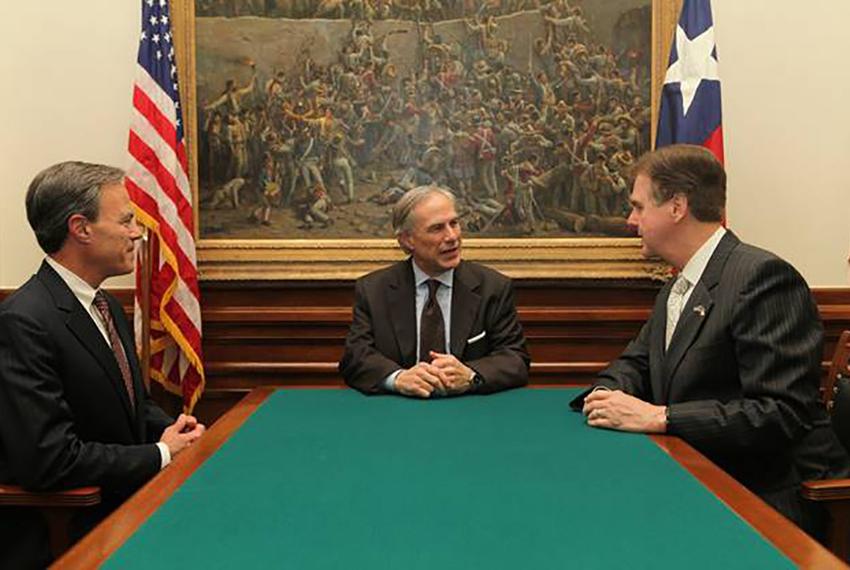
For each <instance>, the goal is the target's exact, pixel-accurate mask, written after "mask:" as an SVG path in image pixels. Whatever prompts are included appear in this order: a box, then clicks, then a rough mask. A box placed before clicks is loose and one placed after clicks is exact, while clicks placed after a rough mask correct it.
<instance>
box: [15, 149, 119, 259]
mask: <svg viewBox="0 0 850 570" xmlns="http://www.w3.org/2000/svg"><path fill="white" fill-rule="evenodd" d="M123 180H124V171H123V170H121V169H120V168H115V167H112V166H105V165H103V164H91V163H88V162H73V161H69V162H60V163H59V164H54V165H53V166H49V167H47V168H45V169H44V170H42V171H41V172H39V173H38V174H37V175H36V177H35V178H33V181H32V182H31V183H30V186H29V189H28V190H27V197H26V208H27V220H28V221H29V223H30V227H31V228H32V229H33V232H35V237H36V239H37V240H38V245H40V246H41V249H43V250H44V253H48V254H50V253H56V252H57V251H59V250H60V249H61V248H62V244H64V243H65V238H67V237H68V219H69V218H70V217H71V216H73V215H74V214H80V215H82V216H85V217H86V218H87V219H89V220H91V221H97V217H98V214H99V213H100V191H101V189H102V188H103V187H104V186H108V185H111V184H121V183H122V182H123Z"/></svg>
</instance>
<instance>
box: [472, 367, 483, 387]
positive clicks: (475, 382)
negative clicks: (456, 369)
mask: <svg viewBox="0 0 850 570" xmlns="http://www.w3.org/2000/svg"><path fill="white" fill-rule="evenodd" d="M483 383H484V378H482V377H481V375H480V374H478V372H476V371H475V370H473V371H472V376H470V377H469V389H470V390H476V389H478V387H479V386H481V385H482V384H483Z"/></svg>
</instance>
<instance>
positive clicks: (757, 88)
mask: <svg viewBox="0 0 850 570" xmlns="http://www.w3.org/2000/svg"><path fill="white" fill-rule="evenodd" d="M712 6H713V7H714V19H715V26H716V37H717V44H718V57H719V59H720V77H721V80H722V81H723V114H724V120H723V123H724V135H725V142H726V161H727V172H728V177H729V204H728V210H729V225H730V227H731V228H732V229H733V230H735V231H736V232H737V233H738V234H739V236H740V237H741V238H743V239H745V240H746V241H749V242H751V243H754V244H757V245H760V246H762V247H765V248H767V249H770V250H773V251H775V252H776V253H778V254H780V255H782V256H783V257H785V258H786V259H788V260H789V261H790V262H791V263H793V264H794V265H795V266H796V267H797V268H798V269H799V270H800V272H801V273H802V274H803V275H804V276H805V277H806V279H807V280H808V282H809V284H810V285H812V286H846V285H847V284H848V263H847V258H848V255H850V168H848V165H850V66H848V65H847V56H846V51H847V50H846V47H845V44H846V42H847V29H846V23H847V21H848V20H850V2H846V1H844V0H810V1H809V2H806V3H800V2H796V1H792V0H746V1H742V0H714V1H713V2H712Z"/></svg>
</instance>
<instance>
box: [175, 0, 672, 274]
mask: <svg viewBox="0 0 850 570" xmlns="http://www.w3.org/2000/svg"><path fill="white" fill-rule="evenodd" d="M678 4H679V2H677V0H172V19H173V25H174V33H175V45H176V47H177V58H178V62H179V63H180V64H181V65H180V70H179V73H180V81H181V83H182V85H183V86H184V88H183V89H182V97H183V104H184V119H185V124H187V125H188V142H189V161H190V179H191V183H192V188H193V192H194V197H195V205H196V207H195V216H196V230H195V231H196V238H197V240H198V257H199V262H200V269H201V275H202V278H203V279H208V280H209V279H252V280H254V279H258V280H265V279H350V278H354V277H357V276H359V275H361V274H363V273H364V272H366V271H369V270H371V269H374V268H376V267H379V266H382V265H385V264H387V263H389V262H391V261H394V260H397V259H399V258H401V257H402V255H403V254H402V253H401V251H400V250H399V249H398V247H397V245H396V242H395V240H394V239H392V236H391V228H390V212H391V209H392V206H393V204H394V203H395V201H397V200H398V199H399V197H400V196H401V195H403V193H404V192H406V191H407V190H409V189H411V188H413V187H415V186H418V185H421V184H436V185H439V186H442V187H445V188H448V189H450V190H451V191H452V192H453V193H454V194H455V196H456V198H457V207H458V213H459V215H460V217H461V221H462V224H463V228H464V250H465V251H464V256H465V258H467V259H474V260H477V261H481V262H483V263H487V264H489V265H491V266H494V267H496V268H498V269H500V270H502V271H503V272H505V273H507V274H508V275H510V276H512V277H515V278H541V279H546V278H594V279H595V278H600V279H605V278H610V279H624V278H625V279H628V278H642V279H645V278H664V277H665V276H666V274H667V271H666V268H665V267H664V265H663V264H661V263H659V262H657V261H652V260H646V259H644V258H643V257H642V256H641V254H640V250H639V241H638V239H637V238H635V237H634V236H633V234H632V233H631V231H630V228H629V227H628V225H627V224H626V218H627V216H628V212H629V206H628V195H629V188H628V187H627V186H628V182H627V174H626V173H627V170H628V167H629V165H630V164H631V163H632V162H633V161H634V159H635V157H637V156H638V155H639V154H641V153H642V152H644V151H645V150H647V149H648V148H651V141H652V140H653V137H654V133H653V129H654V125H655V122H656V121H655V119H654V117H655V115H656V110H655V101H657V96H656V93H657V92H658V90H659V87H660V82H661V78H662V77H663V72H664V68H665V66H666V54H667V53H668V51H669V43H670V39H671V38H672V31H673V29H674V26H675V22H676V19H677V14H678Z"/></svg>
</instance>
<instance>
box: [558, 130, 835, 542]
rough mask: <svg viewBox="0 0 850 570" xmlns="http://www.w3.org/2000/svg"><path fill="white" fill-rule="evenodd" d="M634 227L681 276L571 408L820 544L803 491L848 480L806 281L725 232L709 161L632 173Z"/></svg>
mask: <svg viewBox="0 0 850 570" xmlns="http://www.w3.org/2000/svg"><path fill="white" fill-rule="evenodd" d="M634 174H635V181H634V186H633V190H632V194H631V204H632V208H633V209H632V213H631V215H630V216H629V223H630V224H632V225H635V226H637V229H638V233H639V234H640V235H641V240H642V248H643V253H644V254H645V255H658V256H660V257H662V258H663V259H664V260H666V261H667V262H668V263H670V264H671V265H672V266H673V267H674V268H675V269H676V270H677V271H678V274H677V277H676V278H675V279H674V280H673V281H671V283H669V284H667V285H666V286H665V287H664V288H663V289H662V290H661V292H660V293H659V295H658V297H657V299H656V302H655V307H654V309H653V312H652V316H651V317H650V319H649V321H648V322H647V323H646V324H645V325H644V326H643V328H642V329H641V331H640V334H639V335H638V337H637V338H636V339H635V340H633V341H632V342H631V343H630V344H629V346H628V347H627V348H626V350H625V352H624V353H623V354H622V356H620V357H619V358H618V359H617V360H615V361H614V362H612V363H611V365H610V366H609V367H608V368H607V369H606V370H604V371H603V372H602V373H601V375H600V377H599V381H598V382H597V384H596V387H595V388H594V389H593V391H592V392H590V393H589V394H586V397H584V399H583V403H582V400H581V398H580V399H578V400H577V401H574V402H573V405H574V407H580V408H581V409H582V410H583V413H584V414H585V415H586V416H587V423H588V425H590V426H593V427H600V428H609V429H617V430H624V431H634V432H645V433H668V434H672V435H676V436H679V437H681V438H682V439H684V440H685V441H687V442H688V443H690V444H691V445H693V446H694V447H695V448H697V449H698V450H699V451H701V452H702V453H703V454H705V455H706V456H707V457H708V458H709V459H711V460H712V461H714V462H715V463H717V464H718V465H719V466H720V467H721V468H723V469H724V470H726V471H727V472H728V473H729V474H730V475H732V476H733V477H735V478H736V479H737V480H738V481H740V482H741V483H742V484H744V485H745V486H746V487H748V488H749V489H750V490H752V491H753V492H755V493H756V494H758V495H759V496H761V497H762V498H763V499H764V500H765V501H766V502H767V503H768V504H770V505H772V506H773V507H774V508H776V509H777V510H779V511H780V512H782V513H783V514H785V515H786V516H787V517H788V518H789V519H791V520H793V521H794V522H796V523H797V524H798V525H801V526H802V527H803V528H804V529H806V530H808V531H809V532H811V533H813V534H818V533H819V532H820V528H819V527H820V518H821V513H819V512H818V511H817V508H816V507H812V506H811V505H808V504H805V503H804V502H803V501H802V500H801V499H800V497H799V493H798V491H799V486H800V483H801V481H803V480H806V479H819V478H824V477H830V476H845V475H846V473H847V457H846V455H845V453H844V451H843V449H842V448H841V447H840V444H839V443H838V441H837V439H836V438H835V434H834V433H833V432H832V430H831V429H830V422H829V417H828V415H827V412H826V410H825V409H824V407H823V405H822V404H821V401H820V397H819V394H818V386H819V378H820V361H821V351H822V337H823V332H822V327H821V324H820V320H819V317H818V312H817V306H816V305H815V302H814V300H813V298H812V295H811V293H810V291H809V288H808V286H807V285H806V283H805V281H804V280H803V278H802V277H801V276H800V274H799V273H798V272H797V271H796V270H795V269H794V268H793V267H791V265H789V264H788V263H787V262H785V261H783V260H782V259H780V258H778V257H777V256H775V255H773V254H772V253H769V252H767V251H764V250H762V249H758V248H756V247H753V246H751V245H747V244H744V243H742V242H741V241H740V240H738V238H737V237H736V236H735V235H734V234H733V233H732V232H731V231H727V230H726V229H724V228H723V227H722V220H723V218H724V209H725V200H726V174H725V172H724V170H723V167H722V166H721V165H720V163H719V162H718V161H717V160H716V159H715V158H714V156H713V155H712V154H711V153H710V152H709V151H707V150H706V149H704V148H702V147H697V146H691V145H674V146H670V147H665V148H663V149H661V150H658V151H655V152H652V153H649V154H647V155H644V156H643V157H642V158H641V159H640V160H639V161H638V162H637V164H636V165H635V168H634Z"/></svg>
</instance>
